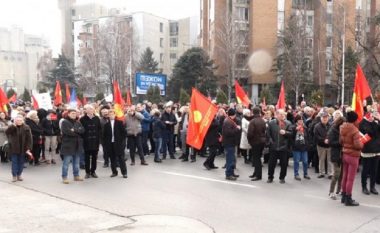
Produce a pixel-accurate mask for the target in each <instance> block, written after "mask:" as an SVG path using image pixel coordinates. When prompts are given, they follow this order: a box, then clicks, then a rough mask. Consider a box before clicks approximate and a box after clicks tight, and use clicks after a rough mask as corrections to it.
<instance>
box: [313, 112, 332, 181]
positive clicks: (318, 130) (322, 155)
mask: <svg viewBox="0 0 380 233" xmlns="http://www.w3.org/2000/svg"><path fill="white" fill-rule="evenodd" d="M329 120H330V115H329V114H328V112H327V111H322V112H321V122H319V123H318V124H317V125H316V126H315V128H314V140H315V142H316V144H317V151H318V157H319V176H318V178H323V177H325V175H324V173H325V171H326V168H325V163H326V159H327V171H328V178H329V179H331V178H332V175H333V172H332V167H333V164H331V150H330V146H329V140H328V139H327V132H328V130H329V129H330V124H329Z"/></svg>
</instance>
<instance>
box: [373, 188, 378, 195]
mask: <svg viewBox="0 0 380 233" xmlns="http://www.w3.org/2000/svg"><path fill="white" fill-rule="evenodd" d="M371 193H372V194H375V195H379V192H377V190H376V188H375V187H372V188H371Z"/></svg>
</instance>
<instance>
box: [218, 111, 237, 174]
mask: <svg viewBox="0 0 380 233" xmlns="http://www.w3.org/2000/svg"><path fill="white" fill-rule="evenodd" d="M227 115H228V116H227V117H226V119H225V120H224V123H223V129H222V138H223V139H222V143H223V146H224V150H225V152H226V179H227V180H236V178H237V177H239V176H238V175H235V174H234V167H235V151H236V146H237V145H238V144H239V141H238V138H239V134H240V126H239V125H237V124H236V122H235V121H234V120H235V119H236V111H235V109H233V108H230V109H229V110H228V112H227Z"/></svg>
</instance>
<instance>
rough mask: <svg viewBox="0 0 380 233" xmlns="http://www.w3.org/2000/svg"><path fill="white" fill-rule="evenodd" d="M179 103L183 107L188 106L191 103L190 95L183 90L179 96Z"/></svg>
mask: <svg viewBox="0 0 380 233" xmlns="http://www.w3.org/2000/svg"><path fill="white" fill-rule="evenodd" d="M179 102H180V104H181V105H186V104H187V103H189V102H190V95H189V94H187V92H186V91H185V90H184V89H182V88H181V90H180V94H179Z"/></svg>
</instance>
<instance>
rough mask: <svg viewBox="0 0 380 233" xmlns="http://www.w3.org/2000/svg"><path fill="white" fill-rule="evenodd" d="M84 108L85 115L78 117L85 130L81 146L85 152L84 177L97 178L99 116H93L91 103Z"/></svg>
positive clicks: (100, 128)
mask: <svg viewBox="0 0 380 233" xmlns="http://www.w3.org/2000/svg"><path fill="white" fill-rule="evenodd" d="M85 110H86V115H85V116H83V117H82V118H81V119H80V122H81V124H82V125H83V127H84V129H85V132H84V134H83V142H84V143H83V147H84V152H85V157H84V158H85V160H84V164H85V168H86V176H85V178H86V179H88V178H90V177H93V178H98V176H97V175H96V172H95V171H96V164H97V159H98V151H99V144H100V135H101V132H102V127H101V125H100V119H99V117H97V116H95V114H94V113H95V109H94V107H93V106H92V105H86V106H85Z"/></svg>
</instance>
